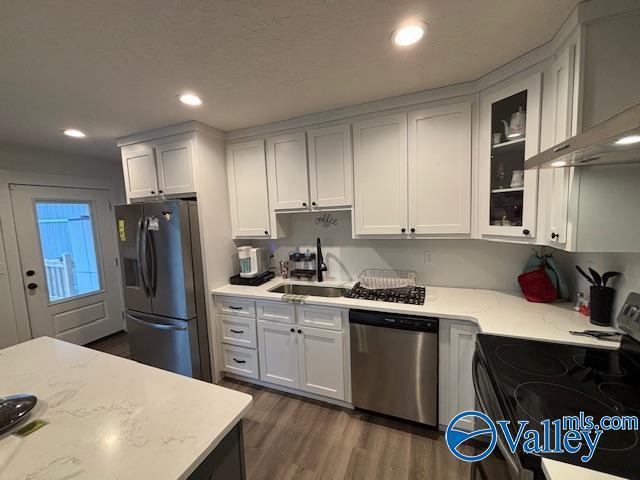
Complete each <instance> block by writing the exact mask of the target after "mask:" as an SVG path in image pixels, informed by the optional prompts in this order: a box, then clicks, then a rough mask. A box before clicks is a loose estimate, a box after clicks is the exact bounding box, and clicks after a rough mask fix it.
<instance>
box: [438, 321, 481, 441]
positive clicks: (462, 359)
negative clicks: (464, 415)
mask: <svg viewBox="0 0 640 480" xmlns="http://www.w3.org/2000/svg"><path fill="white" fill-rule="evenodd" d="M477 332H478V330H477V328H476V327H475V326H473V325H471V324H469V323H461V322H455V321H450V320H441V321H440V338H439V342H440V378H441V386H440V410H441V413H440V419H439V423H440V424H441V425H448V424H449V421H450V420H451V419H452V418H453V417H454V416H456V415H457V414H458V413H460V412H463V411H465V410H474V409H475V407H476V401H475V389H474V386H473V376H472V364H473V354H474V351H475V341H476V334H477ZM463 428H464V429H465V430H473V421H469V422H467V423H465V424H463Z"/></svg>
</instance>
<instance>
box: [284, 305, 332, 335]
mask: <svg viewBox="0 0 640 480" xmlns="http://www.w3.org/2000/svg"><path fill="white" fill-rule="evenodd" d="M343 315H344V310H341V309H339V308H325V307H306V306H297V307H296V319H297V321H298V324H300V325H306V326H309V327H317V328H326V329H327V330H338V331H341V330H342V317H343Z"/></svg>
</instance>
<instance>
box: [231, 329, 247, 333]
mask: <svg viewBox="0 0 640 480" xmlns="http://www.w3.org/2000/svg"><path fill="white" fill-rule="evenodd" d="M231 331H232V332H233V333H244V330H234V329H233V328H232V329H231Z"/></svg>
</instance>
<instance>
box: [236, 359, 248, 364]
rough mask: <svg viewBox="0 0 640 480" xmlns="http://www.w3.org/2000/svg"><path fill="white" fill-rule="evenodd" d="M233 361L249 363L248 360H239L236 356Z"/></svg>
mask: <svg viewBox="0 0 640 480" xmlns="http://www.w3.org/2000/svg"><path fill="white" fill-rule="evenodd" d="M233 361H234V362H236V363H247V362H246V360H238V359H237V358H234V359H233Z"/></svg>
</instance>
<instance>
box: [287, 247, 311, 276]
mask: <svg viewBox="0 0 640 480" xmlns="http://www.w3.org/2000/svg"><path fill="white" fill-rule="evenodd" d="M289 261H290V262H293V264H294V268H293V269H292V270H291V271H290V272H289V276H290V277H292V278H307V279H309V280H311V279H313V278H314V277H315V276H316V254H315V253H310V252H306V253H302V252H292V253H290V254H289ZM304 267H311V268H304Z"/></svg>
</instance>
